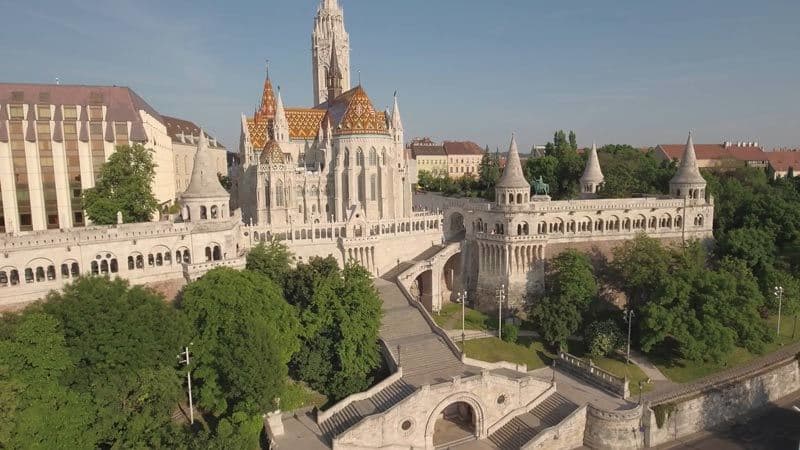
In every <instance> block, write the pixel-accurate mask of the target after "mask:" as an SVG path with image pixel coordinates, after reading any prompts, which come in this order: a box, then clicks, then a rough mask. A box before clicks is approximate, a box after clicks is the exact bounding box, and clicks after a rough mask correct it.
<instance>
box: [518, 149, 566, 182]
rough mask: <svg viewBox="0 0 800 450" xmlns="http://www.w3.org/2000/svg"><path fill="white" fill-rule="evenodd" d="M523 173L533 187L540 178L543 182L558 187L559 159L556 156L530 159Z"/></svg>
mask: <svg viewBox="0 0 800 450" xmlns="http://www.w3.org/2000/svg"><path fill="white" fill-rule="evenodd" d="M522 171H523V173H524V174H525V179H526V180H528V183H529V184H530V185H531V186H533V182H534V181H535V180H537V179H539V177H542V181H544V182H545V183H547V184H548V185H550V186H557V185H558V159H556V157H555V156H542V157H541V158H528V159H527V160H526V161H525V165H524V166H523V167H522Z"/></svg>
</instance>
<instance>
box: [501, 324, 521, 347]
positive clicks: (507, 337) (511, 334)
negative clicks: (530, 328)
mask: <svg viewBox="0 0 800 450" xmlns="http://www.w3.org/2000/svg"><path fill="white" fill-rule="evenodd" d="M518 336H519V327H518V326H516V325H514V324H508V325H506V326H504V327H503V340H504V341H506V342H509V343H511V344H516V343H517V337H518Z"/></svg>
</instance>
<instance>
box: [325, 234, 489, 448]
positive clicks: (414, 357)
mask: <svg viewBox="0 0 800 450" xmlns="http://www.w3.org/2000/svg"><path fill="white" fill-rule="evenodd" d="M443 248H444V247H443V246H434V247H432V248H430V249H428V250H426V251H425V252H424V253H422V254H421V255H419V256H417V257H416V258H414V260H415V261H421V260H425V259H428V258H430V257H432V256H434V255H435V254H436V253H438V252H440V251H441V250H442V249H443ZM412 264H413V263H412V262H404V263H401V264H400V265H399V266H398V267H396V268H395V269H393V270H391V271H389V272H387V273H385V274H384V275H383V278H377V279H375V280H374V282H375V288H376V289H377V290H378V293H379V295H380V297H381V300H382V301H383V320H382V321H381V328H380V336H381V339H382V340H383V341H384V342H385V343H386V346H387V347H388V348H389V350H390V351H391V352H392V354H393V355H394V357H395V359H397V360H398V361H399V362H400V365H401V366H402V367H403V377H402V378H401V379H400V380H398V381H396V382H395V383H393V384H391V385H389V386H387V387H386V388H384V389H383V390H381V391H379V392H378V393H376V394H375V395H373V396H372V397H370V398H368V399H365V400H360V401H357V402H353V403H352V404H350V405H348V406H347V407H345V408H344V409H342V410H341V411H339V412H337V413H336V414H334V415H333V416H331V417H330V418H329V419H328V420H326V421H325V422H323V423H322V424H320V425H319V428H320V431H321V433H322V435H323V438H324V439H325V440H326V441H327V442H329V443H330V442H331V440H332V439H333V438H334V437H336V436H337V435H339V434H340V433H342V432H343V431H345V430H347V429H348V428H350V427H352V426H353V425H355V424H356V423H358V422H359V421H360V420H361V419H363V418H364V417H367V416H369V415H372V414H378V413H381V412H384V411H386V410H387V409H388V408H390V407H392V406H393V405H394V404H396V403H397V402H399V401H400V400H402V399H404V398H406V397H408V396H409V395H411V394H412V393H413V392H414V391H416V390H417V388H419V387H421V386H423V385H425V384H430V383H436V382H441V381H447V380H449V379H451V378H452V377H453V376H456V375H463V376H468V375H473V374H476V373H480V370H479V369H476V368H471V367H469V366H465V365H464V364H463V363H461V360H460V359H459V356H458V355H456V354H455V353H454V352H453V351H452V350H451V349H450V347H448V346H447V344H446V343H445V342H444V340H443V339H442V338H441V337H440V336H439V335H437V334H436V333H434V332H433V330H432V329H431V327H430V325H429V324H428V322H427V321H426V320H425V319H424V318H423V317H422V315H421V313H420V311H419V310H418V309H417V308H415V307H414V306H412V305H411V304H409V302H408V300H407V299H406V296H405V295H404V294H403V292H402V291H401V290H400V288H399V287H398V286H397V284H396V281H395V280H396V277H397V275H398V274H399V273H400V272H402V271H403V270H405V269H407V268H408V267H410V266H411V265H412Z"/></svg>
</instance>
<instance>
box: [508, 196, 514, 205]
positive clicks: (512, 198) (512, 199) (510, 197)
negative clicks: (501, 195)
mask: <svg viewBox="0 0 800 450" xmlns="http://www.w3.org/2000/svg"><path fill="white" fill-rule="evenodd" d="M508 203H509V204H512V203H514V194H508Z"/></svg>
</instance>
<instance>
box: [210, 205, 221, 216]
mask: <svg viewBox="0 0 800 450" xmlns="http://www.w3.org/2000/svg"><path fill="white" fill-rule="evenodd" d="M218 215H219V208H217V205H213V206H211V218H212V219H216V218H217V216H218Z"/></svg>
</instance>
